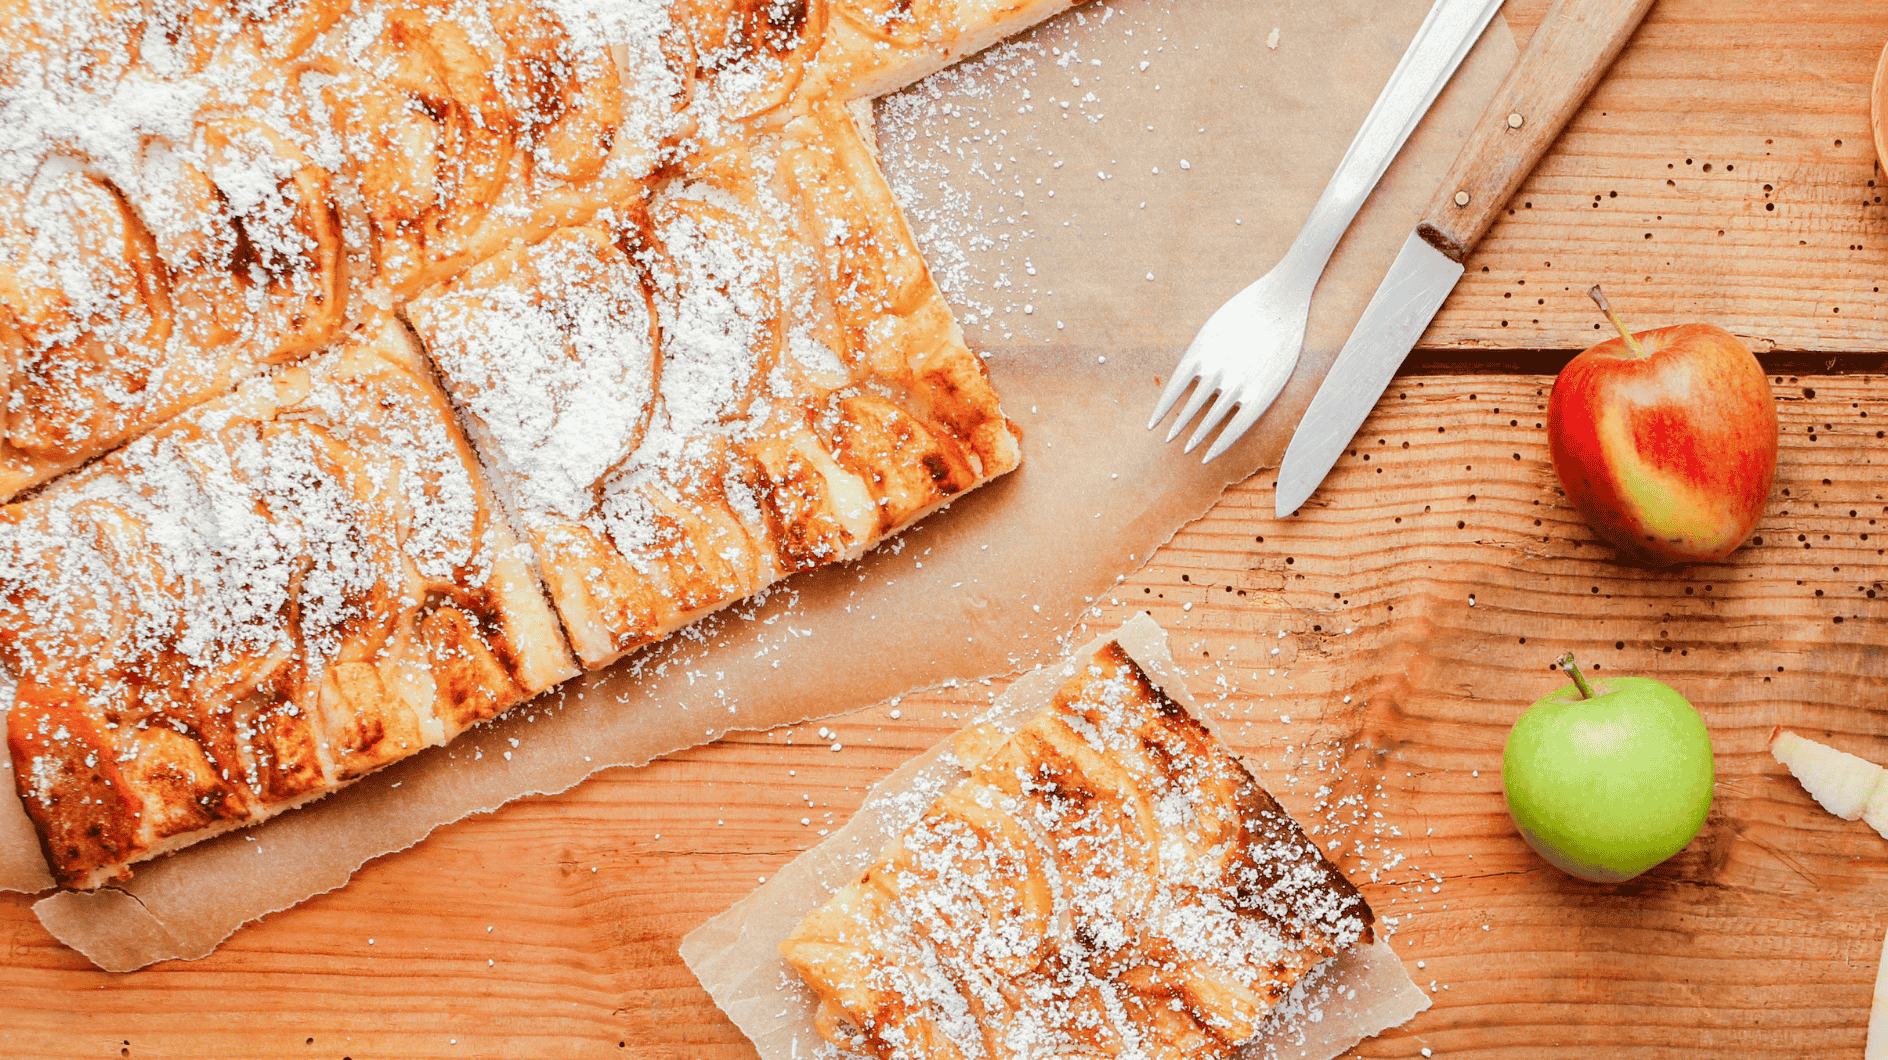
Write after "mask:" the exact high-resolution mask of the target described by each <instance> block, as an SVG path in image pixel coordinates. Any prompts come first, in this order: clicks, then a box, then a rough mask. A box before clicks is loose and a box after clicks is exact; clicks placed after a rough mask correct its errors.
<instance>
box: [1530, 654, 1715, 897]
mask: <svg viewBox="0 0 1888 1060" xmlns="http://www.w3.org/2000/svg"><path fill="white" fill-rule="evenodd" d="M1560 664H1561V666H1563V667H1564V668H1565V669H1567V670H1568V671H1569V672H1570V673H1572V674H1573V684H1570V685H1568V686H1567V687H1565V688H1562V689H1559V690H1557V691H1555V692H1553V693H1551V694H1549V695H1548V696H1546V697H1545V698H1543V699H1541V700H1540V701H1539V702H1538V703H1535V704H1534V705H1533V706H1532V707H1529V708H1528V710H1527V712H1526V713H1524V714H1522V715H1521V719H1520V720H1519V721H1517V722H1515V723H1514V728H1513V729H1512V730H1511V731H1510V732H1509V733H1508V744H1507V746H1506V747H1505V748H1504V749H1503V750H1502V752H1501V784H1502V787H1503V788H1504V789H1505V790H1506V792H1507V797H1508V814H1509V816H1511V817H1513V818H1514V824H1515V827H1517V828H1519V829H1520V830H1521V836H1522V838H1524V839H1526V840H1527V841H1528V844H1529V845H1530V846H1532V847H1533V848H1534V849H1535V850H1536V851H1537V852H1539V854H1540V855H1541V857H1544V858H1546V859H1547V860H1548V861H1550V862H1552V863H1553V864H1554V865H1555V866H1557V867H1559V868H1561V869H1563V870H1565V871H1567V872H1569V873H1571V874H1573V875H1575V876H1578V877H1580V878H1581V879H1585V880H1596V881H1599V882H1601V883H1617V882H1619V881H1621V880H1629V879H1631V878H1633V877H1634V876H1637V875H1639V874H1640V873H1642V872H1644V871H1645V870H1647V869H1649V868H1651V867H1652V866H1654V865H1657V864H1658V863H1659V862H1661V861H1664V860H1665V859H1666V858H1669V857H1671V856H1672V855H1673V854H1676V853H1678V852H1679V851H1680V850H1683V849H1684V848H1685V844H1687V843H1689V842H1691V840H1692V837H1694V836H1696V835H1697V834H1698V829H1700V828H1702V827H1704V818H1705V814H1707V813H1709V812H1710V810H1711V786H1712V782H1713V780H1714V778H1715V771H1714V770H1713V768H1712V760H1711V736H1710V734H1709V733H1707V732H1706V731H1705V727H1704V719H1703V718H1701V717H1699V716H1698V712H1697V710H1695V709H1693V707H1692V705H1691V704H1690V703H1687V702H1686V701H1685V697H1684V696H1681V695H1679V694H1678V693H1677V692H1675V691H1673V690H1672V688H1671V687H1670V686H1668V685H1664V684H1660V683H1659V682H1657V681H1654V680H1651V679H1650V678H1645V677H1612V678H1606V679H1604V680H1596V681H1593V682H1591V683H1588V681H1587V679H1586V677H1585V676H1584V675H1582V674H1581V673H1580V669H1579V667H1577V666H1575V665H1574V663H1573V656H1572V655H1571V654H1568V655H1564V656H1562V657H1561V659H1560Z"/></svg>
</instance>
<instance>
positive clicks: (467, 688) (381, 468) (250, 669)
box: [0, 316, 576, 887]
mask: <svg viewBox="0 0 1888 1060" xmlns="http://www.w3.org/2000/svg"><path fill="white" fill-rule="evenodd" d="M0 657H3V658H4V661H5V663H6V665H7V668H8V669H9V670H10V671H11V672H12V673H13V674H15V675H16V676H17V677H18V679H19V684H18V692H17V697H16V699H15V702H14V704H13V706H12V708H11V710H10V711H9V713H8V717H7V738H8V743H9V744H10V747H11V750H12V754H13V761H14V763H15V774H14V775H15V779H16V782H17V784H18V787H19V793H20V797H21V800H22V801H23V802H24V803H25V805H26V808H27V812H28V814H29V815H30V816H31V818H32V819H33V821H34V823H35V825H36V826H37V827H38V830H39V834H40V838H41V842H42V845H43V846H44V848H45V852H46V855H47V859H48V862H49V864H50V866H51V868H52V870H53V874H54V876H55V877H56V878H57V879H58V880H59V882H60V883H62V884H64V885H66V886H70V887H93V886H97V885H98V884H100V883H102V882H105V881H106V880H108V879H110V878H112V877H114V876H123V875H126V874H128V871H129V870H128V869H127V866H128V865H129V864H130V863H132V862H135V861H139V860H143V859H145V858H149V857H153V856H155V855H157V854H160V853H163V852H165V851H166V850H170V849H174V848H176V847H180V846H184V845H187V844H189V843H193V842H196V841H198V840H200V839H204V838H207V837H208V836H210V835H214V834H216V833H218V832H222V831H226V830H228V829H230V828H235V827H239V826H242V825H246V824H250V823H253V822H255V821H259V820H262V819H264V818H266V817H270V816H273V815H274V814H276V813H279V812H281V811H283V810H286V809H289V808H291V807H293V806H296V805H299V804H301V803H303V802H306V801H308V800H310V799H314V798H318V797H320V796H322V795H325V794H327V793H328V792H330V791H333V790H334V789H336V788H338V787H340V786H342V785H344V784H346V783H347V782H349V781H351V780H353V779H355V778H357V777H360V776H362V775H364V774H366V773H369V772H371V771H373V770H375V769H378V768H380V767H382V766H384V765H386V764H388V763H390V762H393V761H396V760H398V759H400V758H404V757H406V756H408V755H411V754H413V753H415V752H417V751H419V750H420V749H421V748H424V747H427V746H430V745H434V744H440V743H444V742H446V741H447V740H449V739H451V738H452V737H453V736H455V735H457V734H458V733H459V732H460V731H461V730H463V729H465V728H466V727H467V726H469V725H472V724H474V723H476V722H479V721H482V720H484V719H486V718H489V717H491V716H493V715H495V714H498V713H500V712H502V711H504V710H505V709H507V708H509V707H510V706H512V705H513V704H515V703H518V702H520V701H522V700H524V699H527V698H529V697H530V696H532V695H534V694H535V693H537V692H539V691H541V690H542V689H544V688H547V687H549V686H551V685H553V684H555V683H557V682H559V681H562V680H563V679H565V678H566V677H569V676H571V675H572V674H574V673H575V672H576V667H575V665H574V663H573V661H572V660H571V658H570V655H569V653H568V651H567V649H566V648H565V646H564V643H563V639H562V637H561V636H560V634H559V632H558V630H557V623H556V619H555V617H554V616H553V615H552V613H551V610H550V608H549V606H548V605H547V603H546V602H545V600H544V597H543V593H542V590H541V589H540V588H539V586H538V583H537V581H536V579H535V578H534V577H533V575H532V573H531V571H530V568H529V564H528V562H527V561H526V559H525V556H524V555H523V553H522V550H521V548H520V547H519V545H518V543H517V541H516V540H515V538H514V537H513V536H512V534H511V531H510V530H509V529H508V528H507V527H506V525H505V523H504V522H503V521H502V520H501V519H499V518H498V517H497V513H496V511H495V509H494V506H493V504H492V502H491V497H490V494H489V493H488V492H487V490H486V488H485V485H484V483H483V482H482V480H481V479H480V476H479V474H478V470H477V464H476V462H475V461H474V458H473V456H472V453H471V450H470V449H469V448H468V447H467V445H466V442H465V440H464V438H463V436H462V435H461V434H460V432H459V429H458V427H457V425H456V424H455V422H454V419H453V416H452V409H451V406H450V404H449V403H448V401H447V400H446V397H445V395H444V394H443V393H441V392H440V391H439V389H438V387H437V386H436V385H435V384H434V383H433V382H432V380H431V378H430V375H429V373H428V371H427V368H426V365H425V363H424V362H423V361H422V360H421V359H420V357H419V353H418V350H417V349H416V348H415V346H414V344H413V341H412V338H411V336H410V335H409V334H408V333H407V332H406V330H405V329H404V328H403V327H402V326H401V325H400V324H399V322H398V321H396V320H394V319H393V318H391V317H390V316H383V317H380V318H379V319H377V320H373V321H370V322H368V323H367V324H365V325H362V326H360V327H359V328H357V329H356V330H354V331H352V332H351V333H349V334H348V335H347V336H346V337H345V338H344V339H343V340H342V341H340V342H338V343H336V344H335V346H334V347H333V348H331V349H329V350H327V351H325V352H324V353H322V354H320V355H318V356H317V357H315V358H313V359H312V360H310V361H308V362H305V363H304V364H301V365H296V366H293V367H289V368H284V369H280V370H278V371H277V372H276V373H275V374H274V375H273V376H270V377H265V378H258V379H255V380H252V381H251V382H249V383H247V384H245V385H244V386H242V387H241V388H239V389H238V390H237V391H236V392H235V393H233V394H231V395H230V396H229V397H227V398H223V399H219V400H217V401H215V402H211V403H209V404H207V405H203V406H199V407H198V408H197V409H195V410H193V411H191V412H190V413H188V414H186V415H184V416H182V417H180V418H178V419H176V420H173V421H171V422H170V423H168V424H166V425H165V426H164V427H162V428H160V429H159V430H157V431H154V432H152V433H151V434H148V435H146V436H145V437H143V438H141V439H139V440H138V441H136V442H134V443H132V444H131V445H128V446H126V447H125V448H123V449H120V450H118V451H117V452H115V453H113V454H111V455H110V456H107V457H106V458H104V459H103V460H100V461H98V462H97V463H95V464H93V465H91V466H90V467H88V468H86V469H84V470H83V471H81V472H79V473H77V474H76V475H74V476H72V477H70V478H68V479H66V480H63V481H61V482H59V483H57V484H55V485H53V486H52V487H51V488H49V489H47V490H46V491H44V492H43V493H41V494H39V495H38V496H36V497H34V498H32V499H30V500H26V501H21V502H18V503H15V504H12V505H9V506H7V507H6V508H4V509H0Z"/></svg>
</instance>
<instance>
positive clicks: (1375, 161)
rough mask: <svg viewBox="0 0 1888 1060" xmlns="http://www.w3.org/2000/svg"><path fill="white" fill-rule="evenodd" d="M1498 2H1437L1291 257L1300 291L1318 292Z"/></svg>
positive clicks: (1313, 211)
mask: <svg viewBox="0 0 1888 1060" xmlns="http://www.w3.org/2000/svg"><path fill="white" fill-rule="evenodd" d="M1500 7H1501V0H1436V3H1435V5H1434V6H1433V7H1431V8H1430V9H1429V14H1428V16H1427V17H1425V18H1424V19H1423V24H1422V26H1421V27H1420V28H1418V29H1417V31H1416V36H1415V37H1413V38H1412V39H1411V40H1410V44H1409V47H1408V49H1406V50H1405V51H1404V52H1403V58H1402V59H1401V60H1399V61H1398V62H1397V64H1396V69H1395V71H1393V72H1392V73H1391V74H1390V80H1389V82H1388V83H1386V84H1385V85H1384V86H1383V91H1382V92H1381V93H1380V94H1379V95H1378V96H1377V101H1376V103H1375V104H1373V105H1372V106H1371V108H1370V113H1369V114H1368V115H1367V116H1365V118H1364V123H1363V126H1362V127H1361V128H1359V129H1358V130H1357V135H1356V137H1355V138H1353V139H1352V140H1351V142H1350V147H1349V148H1348V149H1346V150H1345V152H1344V158H1343V160H1342V161H1340V162H1339V163H1338V164H1337V170H1336V172H1334V173H1332V174H1331V180H1330V183H1328V184H1326V185H1325V187H1324V193H1323V194H1322V195H1320V196H1319V197H1318V203H1317V205H1316V206H1314V207H1312V209H1311V216H1310V218H1308V219H1307V220H1306V221H1305V226H1304V228H1303V229H1301V230H1300V231H1299V233H1298V238H1297V240H1296V241H1294V242H1293V243H1292V245H1291V249H1290V250H1288V251H1286V254H1285V261H1284V262H1281V264H1286V263H1290V264H1291V265H1294V266H1296V268H1295V269H1294V270H1293V274H1294V276H1295V278H1297V279H1298V280H1299V282H1300V283H1301V284H1305V285H1307V286H1310V285H1315V284H1316V282H1317V279H1318V275H1319V274H1320V273H1322V272H1323V271H1324V266H1325V264H1326V263H1327V262H1328V261H1330V258H1331V252H1332V251H1334V250H1336V249H1337V243H1338V240H1340V239H1342V238H1343V236H1344V231H1345V230H1346V229H1348V228H1349V227H1350V223H1351V221H1352V220H1353V219H1354V218H1355V217H1356V216H1357V211H1358V210H1359V209H1361V208H1362V207H1363V204H1364V200H1365V199H1367V198H1369V197H1370V192H1371V190H1372V189H1374V188H1375V187H1376V186H1377V181H1379V180H1381V179H1382V178H1383V173H1384V171H1385V170H1387V169H1389V168H1390V161H1391V160H1392V159H1394V158H1395V157H1396V153H1397V151H1399V150H1400V149H1401V148H1402V146H1403V141H1405V140H1407V139H1409V134H1410V133H1411V132H1414V131H1415V129H1416V125H1417V123H1418V122H1420V121H1421V120H1422V117H1423V114H1424V113H1425V112H1427V111H1428V110H1429V105H1430V104H1431V103H1434V102H1435V99H1436V96H1437V95H1438V94H1439V93H1440V92H1441V91H1442V86H1443V85H1445V84H1447V83H1448V81H1449V78H1450V77H1451V76H1452V75H1453V74H1454V73H1455V68H1456V67H1457V66H1460V65H1461V63H1462V59H1463V58H1464V57H1465V56H1467V55H1468V53H1469V49H1470V48H1473V47H1474V46H1475V42H1476V41H1477V40H1478V39H1480V38H1481V35H1482V30H1483V29H1485V28H1487V26H1488V22H1489V20H1490V19H1492V18H1494V16H1495V11H1496V10H1497V9H1498V8H1500Z"/></svg>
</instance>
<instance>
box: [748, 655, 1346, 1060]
mask: <svg viewBox="0 0 1888 1060" xmlns="http://www.w3.org/2000/svg"><path fill="white" fill-rule="evenodd" d="M952 750H953V753H954V754H955V756H956V758H957V759H958V761H959V763H960V764H961V765H962V766H963V768H964V770H965V771H966V772H967V773H968V776H967V777H966V778H965V779H963V780H962V781H961V782H960V783H958V784H956V785H955V786H953V787H951V788H949V789H948V790H946V791H945V792H944V793H943V794H942V795H940V796H939V797H938V798H937V799H936V800H935V801H933V802H932V803H931V804H930V806H929V807H927V809H926V810H925V812H924V813H923V814H922V816H921V817H920V818H919V819H918V821H917V822H916V823H914V824H913V825H912V826H911V827H910V828H909V829H907V830H906V831H905V832H904V833H903V834H902V835H900V836H899V837H897V838H896V839H895V840H893V841H892V842H891V843H890V844H889V845H888V846H887V848H886V849H885V851H884V853H883V854H882V855H881V856H880V857H879V858H878V859H877V860H876V861H875V862H874V863H873V864H872V865H871V866H870V867H869V868H867V869H866V870H865V871H864V872H863V873H862V874H861V875H860V876H859V877H858V878H857V879H855V880H853V881H852V882H850V883H848V884H847V885H845V886H844V887H842V888H840V889H839V890H838V891H837V892H836V893H835V894H834V895H833V896H832V898H831V899H830V900H828V901H827V902H826V903H825V904H824V905H822V906H821V907H819V908H818V909H816V910H814V911H813V912H812V913H810V914H808V915H807V917H806V918H805V919H804V920H803V921H802V922H801V923H800V924H799V925H798V927H796V928H795V929H794V931H793V932H792V934H791V935H789V936H788V938H787V939H786V941H784V942H783V943H781V946H780V950H781V953H782V955H783V956H784V957H785V958H786V959H787V961H788V963H789V964H790V965H792V967H793V968H794V969H795V970H796V971H798V972H799V974H800V975H801V977H802V978H803V979H804V980H805V981H806V982H807V984H808V985H810V986H811V987H812V989H813V990H814V991H815V993H816V994H817V995H818V996H819V998H820V1008H819V1012H818V1016H817V1019H816V1025H817V1027H818V1029H819V1031H820V1033H821V1034H822V1035H823V1036H825V1037H826V1038H827V1039H828V1040H830V1041H831V1042H833V1043H834V1044H836V1045H838V1046H839V1047H840V1048H841V1049H843V1050H846V1051H847V1052H848V1053H849V1054H862V1055H866V1056H875V1057H880V1058H885V1060H894V1058H896V1060H919V1058H924V1060H945V1058H960V1057H961V1058H965V1060H972V1058H975V1060H1003V1058H1011V1057H1014V1058H1018V1060H1021V1058H1025V1057H1047V1056H1081V1057H1123V1058H1130V1057H1131V1058H1176V1060H1177V1058H1180V1057H1190V1058H1197V1057H1228V1058H1230V1057H1233V1056H1235V1055H1237V1052H1238V1048H1239V1046H1240V1045H1241V1044H1242V1043H1244V1042H1247V1041H1249V1040H1250V1039H1252V1038H1253V1037H1254V1036H1255V1035H1256V1034H1257V1033H1258V1032H1259V1030H1260V1025H1261V1022H1262V1021H1263V1020H1264V1018H1265V1016H1266V1014H1267V1012H1268V1011H1270V1010H1271V1009H1272V1007H1273V1006H1274V1005H1275V1004H1276V1003H1278V1002H1279V1001H1280V1000H1281V999H1283V998H1284V997H1285V996H1286V995H1287V994H1288V993H1289V992H1290V991H1291V989H1292V987H1293V986H1294V985H1295V984H1296V983H1298V982H1299V981H1300V980H1301V979H1302V978H1303V977H1304V976H1305V975H1307V974H1308V973H1310V972H1311V971H1312V970H1313V969H1314V968H1316V967H1317V966H1318V965H1319V964H1321V963H1322V962H1324V961H1326V960H1327V959H1329V958H1331V957H1333V956H1335V955H1336V954H1338V953H1339V952H1341V951H1343V950H1345V949H1348V948H1349V947H1352V946H1354V945H1357V944H1359V943H1366V944H1367V943H1369V942H1370V941H1371V940H1372V938H1373V924H1374V917H1373V914H1372V913H1371V910H1370V908H1369V906H1368V905H1367V904H1366V903H1365V902H1364V899H1363V897H1362V896H1361V895H1360V894H1358V892H1357V890H1356V889H1355V888H1354V887H1353V886H1352V885H1351V884H1350V882H1349V881H1348V880H1346V879H1345V878H1344V876H1343V875H1342V874H1341V873H1340V872H1339V871H1338V870H1337V869H1336V867H1335V866H1333V865H1332V864H1331V863H1330V862H1329V861H1327V860H1326V859H1325V857H1324V855H1323V853H1322V852H1321V851H1319V849H1318V847H1317V846H1316V844H1314V843H1312V842H1311V840H1310V839H1309V838H1307V837H1306V836H1305V834H1304V833H1303V831H1301V830H1300V829H1299V827H1298V825H1297V823H1296V822H1294V821H1293V820H1292V819H1291V817H1290V815H1288V814H1287V813H1286V812H1285V811H1284V810H1283V809H1282V808H1280V806H1279V805H1278V803H1277V802H1275V801H1274V800H1273V799H1272V797H1271V796H1270V795H1269V794H1267V793H1266V792H1265V790H1264V789H1263V788H1262V787H1260V786H1259V784H1258V782H1257V781H1255V780H1254V779H1253V778H1252V776H1251V775H1250V774H1249V773H1247V772H1246V770H1245V767H1244V766H1243V765H1241V764H1240V762H1239V761H1238V759H1236V758H1235V757H1233V755H1232V754H1231V753H1230V752H1229V751H1228V750H1227V749H1226V748H1225V747H1224V746H1223V745H1222V744H1220V743H1219V742H1218V741H1217V740H1215V739H1214V738H1213V736H1212V735H1211V733H1209V732H1208V731H1207V729H1206V728H1205V727H1204V726H1202V725H1201V724H1200V723H1199V721H1198V720H1196V719H1195V718H1194V717H1193V716H1192V715H1190V714H1188V713H1187V712H1186V710H1185V709H1184V708H1183V707H1181V706H1180V705H1179V704H1177V703H1175V702H1174V701H1173V700H1171V699H1169V698H1168V697H1167V696H1166V694H1165V693H1163V692H1162V691H1160V689H1159V688H1158V687H1157V686H1155V685H1154V684H1153V683H1152V682H1151V681H1150V680H1149V679H1148V677H1147V675H1146V674H1145V673H1144V672H1143V671H1142V670H1141V669H1140V668H1139V667H1138V666H1137V665H1136V664H1135V662H1134V661H1133V659H1131V658H1130V657H1129V656H1128V655H1127V653H1126V652H1125V651H1123V650H1122V649H1121V647H1120V645H1119V644H1117V643H1113V642H1110V643H1109V644H1107V645H1105V646H1103V647H1102V648H1101V649H1100V650H1099V651H1097V652H1096V653H1095V654H1094V655H1092V656H1091V657H1089V658H1087V659H1084V660H1080V661H1079V662H1078V663H1077V664H1076V667H1075V669H1074V674H1073V676H1072V677H1070V678H1069V679H1068V680H1067V682H1066V683H1064V684H1063V685H1062V687H1061V688H1060V689H1058V690H1057V691H1056V693H1055V695H1054V696H1053V697H1052V699H1051V701H1050V704H1049V706H1048V707H1046V708H1045V709H1043V710H1041V711H1040V712H1038V713H1037V714H1035V715H1034V716H1033V717H1031V718H1029V719H1028V720H1027V721H1025V722H1024V723H1023V724H1021V725H1020V726H1019V727H1018V728H1017V729H1016V730H1015V731H1014V732H1003V731H998V730H996V729H994V728H992V727H990V726H979V727H973V728H970V729H967V730H965V731H964V732H962V733H960V734H959V735H958V736H957V737H956V738H955V740H954V743H953V748H952Z"/></svg>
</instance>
